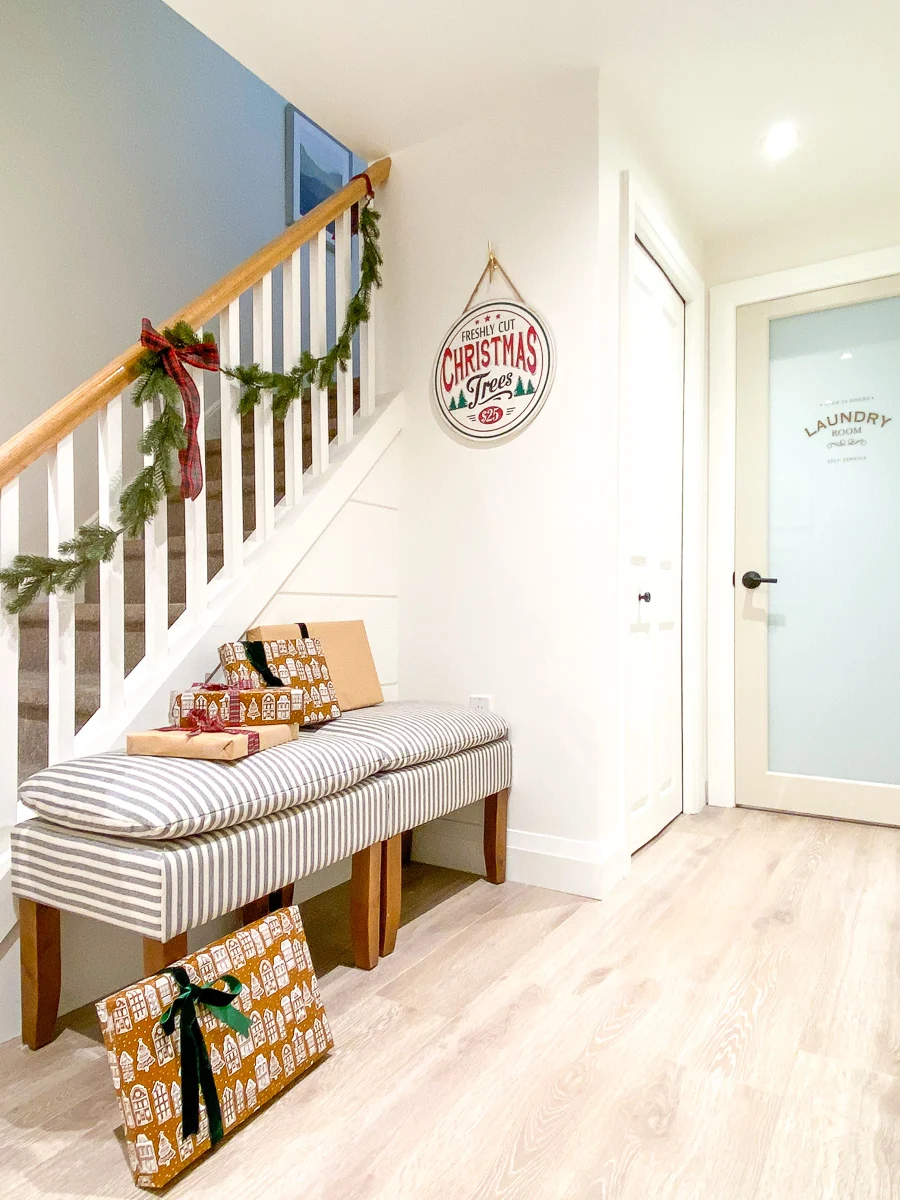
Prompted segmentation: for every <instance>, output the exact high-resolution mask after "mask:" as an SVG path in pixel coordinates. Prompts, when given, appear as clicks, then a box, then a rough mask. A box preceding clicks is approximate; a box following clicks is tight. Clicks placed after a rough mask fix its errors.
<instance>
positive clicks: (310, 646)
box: [219, 625, 341, 725]
mask: <svg viewBox="0 0 900 1200" xmlns="http://www.w3.org/2000/svg"><path fill="white" fill-rule="evenodd" d="M292 632H293V637H289V638H280V639H276V638H273V639H271V640H265V641H251V640H249V639H248V640H246V641H243V642H226V643H225V645H224V646H220V647H219V660H220V662H221V664H222V669H223V670H224V672H225V679H226V681H227V682H228V684H230V685H231V686H232V687H246V685H247V684H248V683H250V685H251V686H253V685H258V686H261V687H265V688H266V690H267V691H277V690H278V688H279V687H292V688H295V689H299V690H300V691H302V693H303V695H304V697H305V698H306V706H307V707H306V715H308V716H309V718H310V719H309V721H306V720H304V721H303V724H306V725H312V724H316V723H318V722H322V721H331V720H334V719H335V718H336V717H339V716H340V715H341V709H340V705H339V704H338V700H337V692H336V691H335V686H334V684H333V683H332V681H331V672H330V670H329V667H328V663H327V661H326V659H325V655H324V654H323V653H322V648H321V645H320V644H317V643H316V642H315V641H314V639H313V638H309V637H304V636H301V634H302V633H303V632H305V626H297V625H295V626H293V629H292Z"/></svg>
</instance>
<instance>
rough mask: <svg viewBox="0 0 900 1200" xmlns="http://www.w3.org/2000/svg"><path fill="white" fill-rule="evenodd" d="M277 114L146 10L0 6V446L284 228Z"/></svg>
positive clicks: (114, 1) (255, 90) (56, 0)
mask: <svg viewBox="0 0 900 1200" xmlns="http://www.w3.org/2000/svg"><path fill="white" fill-rule="evenodd" d="M284 105H285V101H284V99H283V98H282V97H281V96H280V95H278V93H276V92H274V91H272V89H271V88H269V87H267V86H266V84H264V83H263V82H262V81H261V80H260V79H258V78H257V77H256V76H255V75H252V74H251V73H250V72H249V71H247V70H246V69H245V68H244V67H242V66H241V65H240V64H239V63H237V62H236V61H235V60H234V59H232V58H231V57H230V56H229V55H228V54H226V53H225V52H224V51H223V50H221V49H220V48H219V47H218V46H217V45H215V44H214V43H213V42H211V41H209V39H208V38H206V37H205V36H204V35H203V34H201V33H200V32H198V31H197V30H196V29H194V27H193V26H192V25H189V24H188V23H187V22H186V21H184V20H183V19H182V18H181V17H179V16H178V15H177V14H176V13H174V12H173V11H172V10H171V9H170V8H168V7H167V6H166V5H165V4H163V3H162V0H78V2H77V3H72V0H38V2H37V3H23V2H22V0H0V262H2V276H0V297H2V305H0V361H2V362H3V363H4V372H3V374H4V380H3V382H2V383H0V440H2V439H5V438H7V437H9V436H10V435H11V434H12V433H14V432H16V431H17V430H18V429H20V428H21V427H22V426H23V425H24V424H26V423H27V422H28V421H29V420H31V419H32V418H34V417H35V416H37V415H39V414H40V413H41V412H43V411H44V410H45V409H46V408H47V407H49V405H50V404H52V403H53V402H55V401H56V400H57V399H59V398H60V397H61V396H62V395H64V394H65V393H66V392H67V391H69V390H70V389H71V388H72V387H74V386H76V385H77V384H78V383H80V382H81V381H82V380H84V379H85V378H87V377H88V376H89V375H90V374H91V373H92V372H93V371H94V370H96V369H97V368H99V367H101V366H102V365H103V364H104V363H105V362H106V361H108V359H110V358H111V357H112V356H113V355H115V354H117V353H119V352H120V351H121V350H123V349H124V348H125V347H126V346H127V345H129V344H130V343H131V342H132V341H133V340H134V339H135V337H136V335H137V333H138V332H139V329H140V318H141V317H142V316H149V317H150V318H151V319H152V320H154V321H162V320H164V319H165V318H166V317H167V316H169V315H170V314H171V313H172V312H173V311H174V310H175V309H177V308H178V307H179V306H180V305H181V304H183V303H185V302H186V301H188V300H189V299H191V298H192V297H193V296H195V295H196V294H197V293H198V292H200V291H202V290H203V288H205V287H207V286H208V285H209V284H210V283H212V282H214V281H215V280H216V279H217V278H218V277H219V276H220V275H222V274H223V273H224V272H226V271H227V270H229V269H230V268H231V267H233V266H235V265H236V264H237V263H239V262H240V261H241V260H242V259H244V258H246V257H247V255H249V254H251V253H253V251H254V250H256V249H258V248H259V247H260V246H261V245H263V243H265V242H266V241H268V240H269V239H270V238H271V237H273V236H275V234H277V233H278V232H279V231H280V230H281V229H283V228H284ZM313 115H314V114H313ZM15 363H21V364H23V367H24V364H27V375H23V376H22V377H19V378H17V379H16V380H15V383H14V384H13V385H10V382H9V376H10V368H11V367H12V365H13V364H15Z"/></svg>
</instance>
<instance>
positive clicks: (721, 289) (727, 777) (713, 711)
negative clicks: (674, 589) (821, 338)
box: [707, 246, 900, 808]
mask: <svg viewBox="0 0 900 1200" xmlns="http://www.w3.org/2000/svg"><path fill="white" fill-rule="evenodd" d="M898 274H900V246H889V247H887V248H886V249H884V250H872V251H868V252H867V253H865V254H854V255H851V256H849V257H847V258H836V259H831V260H830V261H828V262H822V263H814V264H813V265H811V266H805V267H793V268H791V269H790V270H787V271H776V272H775V273H773V274H771V275H759V276H757V277H756V278H753V279H740V280H737V281H736V282H735V283H723V284H720V285H719V286H718V287H714V288H711V289H710V293H709V302H710V309H709V313H710V323H709V582H708V602H709V626H708V629H709V647H708V661H709V679H708V692H707V695H708V703H709V724H708V731H707V737H708V746H709V803H710V804H715V805H719V806H721V807H723V808H733V807H734V803H735V778H734V735H735V728H734V585H733V583H732V575H733V572H734V569H735V568H734V513H735V451H736V447H735V401H736V351H737V310H738V308H740V307H741V306H742V305H744V304H758V303H762V302H764V301H767V300H780V299H782V298H783V297H785V296H796V295H801V294H802V293H804V292H815V291H820V290H822V289H823V288H830V287H841V286H843V285H844V284H849V283H864V282H866V281H867V280H870V279H881V278H883V277H884V276H886V275H898Z"/></svg>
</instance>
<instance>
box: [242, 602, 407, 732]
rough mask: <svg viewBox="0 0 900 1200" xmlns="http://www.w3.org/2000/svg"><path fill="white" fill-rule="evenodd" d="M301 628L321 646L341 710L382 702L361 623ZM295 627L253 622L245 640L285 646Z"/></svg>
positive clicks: (321, 623)
mask: <svg viewBox="0 0 900 1200" xmlns="http://www.w3.org/2000/svg"><path fill="white" fill-rule="evenodd" d="M305 628H306V630H307V633H308V634H309V636H310V637H312V639H313V642H314V644H315V645H316V646H321V647H322V652H323V654H324V656H325V658H326V659H327V661H328V670H329V672H330V674H329V681H330V682H332V683H333V684H334V687H335V692H336V695H337V703H338V707H339V708H340V710H341V712H350V711H351V710H352V709H355V708H368V707H370V706H371V705H373V704H382V703H384V693H383V692H382V690H381V684H380V683H379V681H378V671H377V670H376V668H375V660H374V659H373V657H372V648H371V646H370V645H369V639H368V636H367V634H366V626H365V624H364V622H362V621H318V622H316V623H315V624H313V622H310V623H309V625H308V626H306V627H305ZM299 630H300V626H299V624H296V625H255V626H254V627H253V628H252V629H248V630H247V640H248V641H254V642H262V643H263V644H264V645H265V643H266V642H268V643H269V645H270V646H271V645H272V643H273V642H274V643H276V644H277V645H278V646H280V645H281V643H282V642H284V643H285V645H287V644H288V643H289V642H290V641H291V640H294V641H296V639H297V637H298V633H299Z"/></svg>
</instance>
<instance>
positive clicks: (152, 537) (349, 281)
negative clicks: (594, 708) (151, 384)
mask: <svg viewBox="0 0 900 1200" xmlns="http://www.w3.org/2000/svg"><path fill="white" fill-rule="evenodd" d="M389 170H390V160H383V161H382V162H380V163H376V164H373V166H372V167H370V169H369V175H370V177H371V179H372V181H373V183H374V184H375V186H379V185H380V184H381V183H383V182H384V181H385V180H386V179H387V177H388V173H389ZM364 195H365V185H364V184H363V183H362V181H358V180H354V181H351V182H350V184H348V185H347V186H346V187H345V188H343V189H342V190H341V191H340V192H338V193H336V195H334V196H332V197H329V199H328V200H326V201H325V202H324V203H323V204H321V205H319V207H318V208H317V209H315V210H314V211H313V212H312V213H310V214H308V215H307V216H306V217H304V218H302V219H301V220H300V221H298V222H297V223H296V224H295V225H293V226H291V227H290V228H289V229H288V230H286V231H285V233H283V234H282V235H280V236H279V237H278V238H276V239H275V240H274V241H273V242H272V243H270V244H269V246H266V247H264V248H263V249H262V250H261V251H260V252H259V253H258V254H257V255H254V256H253V257H252V258H251V259H249V260H248V261H247V262H246V263H244V264H242V265H241V266H240V267H238V268H237V269H236V270H235V271H233V272H231V273H230V275H228V276H226V277H225V279H223V280H221V281H219V283H218V284H216V285H214V286H213V287H212V288H210V289H209V290H208V291H207V292H206V293H204V295H203V296H202V297H200V298H199V299H198V300H197V301H195V302H193V304H190V305H188V306H187V307H186V308H185V309H184V310H182V311H181V312H180V313H178V314H176V316H175V317H173V318H171V321H170V322H165V323H164V324H169V323H172V322H174V321H175V320H177V319H184V320H187V321H188V322H189V323H190V324H191V325H192V326H193V327H194V328H195V329H199V328H200V327H205V328H207V329H208V328H212V329H213V332H214V333H216V335H217V341H218V344H219V349H220V355H221V359H222V363H223V365H234V364H235V363H237V362H240V361H244V362H249V361H256V362H259V363H260V364H261V365H262V366H263V368H264V369H270V368H271V366H272V364H273V361H274V362H275V363H276V364H277V365H278V366H279V367H280V365H281V363H282V362H283V363H284V364H285V365H290V364H291V363H293V362H294V361H295V360H296V358H297V357H298V356H299V353H300V350H301V348H305V347H307V346H308V347H309V348H310V349H311V350H312V352H313V353H314V354H316V355H319V354H322V353H324V352H325V350H326V349H327V347H328V339H327V330H328V328H332V329H334V328H340V324H341V321H342V317H343V312H344V311H345V309H346V303H347V300H348V298H349V296H350V294H351V292H352V289H353V287H354V286H355V285H354V278H353V276H354V272H355V270H356V267H355V262H356V261H358V258H357V256H356V253H355V246H354V240H355V236H354V232H353V231H354V229H355V227H356V225H355V221H354V215H355V214H354V211H353V210H354V208H355V207H356V206H357V205H358V204H359V203H360V202H361V201H362V199H363V197H364ZM329 231H331V237H329ZM332 238H333V247H332V244H331V242H332ZM331 255H333V258H334V267H333V271H331V270H329V265H328V259H329V256H331ZM332 279H333V282H332ZM276 288H278V289H280V295H281V314H282V321H281V324H280V327H279V328H278V329H277V330H276V329H274V328H273V291H274V289H276ZM242 297H244V302H243V305H242ZM140 315H141V314H138V315H137V316H136V323H137V319H138V317H139V316H140ZM248 315H252V337H251V338H248V336H247V333H248V329H247V325H248V322H247V321H246V319H244V320H243V321H242V316H243V317H244V318H246V317H247V316H248ZM373 339H374V322H373V321H370V322H369V323H368V325H365V326H363V327H362V328H361V330H360V333H359V335H358V344H357V345H356V347H355V352H354V366H355V369H354V371H353V372H347V373H344V374H340V375H339V376H338V378H337V379H336V380H335V381H334V382H333V383H332V385H331V387H330V388H328V389H317V388H314V389H312V390H311V391H307V393H306V394H305V395H304V397H303V398H302V400H298V401H296V402H295V403H294V404H293V406H292V408H291V412H290V413H289V415H288V418H287V419H286V420H285V421H283V422H282V421H275V420H274V419H273V417H272V413H271V408H270V405H269V398H268V397H267V396H264V398H263V403H262V404H261V405H260V406H258V407H257V409H256V410H255V412H254V413H252V414H247V415H244V416H243V417H241V416H239V415H238V414H237V411H236V401H237V395H238V389H237V387H236V385H234V384H232V383H231V382H230V381H228V380H226V378H225V377H224V376H220V377H219V379H220V386H219V388H216V389H212V388H209V386H208V378H207V377H208V373H207V372H201V371H197V372H195V373H194V378H195V381H196V382H197V386H198V390H199V392H200V396H201V406H202V408H203V410H204V414H203V419H202V420H201V425H200V430H199V435H200V442H201V446H202V448H203V451H204V460H205V461H204V487H203V491H202V493H201V495H200V496H199V497H198V499H197V500H196V501H193V502H192V501H187V502H183V501H182V500H181V499H180V498H175V499H170V500H169V502H168V504H167V505H166V506H165V511H161V512H160V513H159V514H157V516H156V517H155V518H154V520H153V521H152V522H150V523H148V525H147V526H146V527H145V529H144V532H143V536H142V537H139V538H132V539H125V540H123V541H120V543H119V547H118V550H117V554H116V557H115V559H114V560H113V561H112V562H111V563H109V564H104V565H101V566H100V567H98V568H97V570H96V571H95V572H94V573H93V575H92V577H90V578H89V579H88V580H87V582H86V585H85V587H84V592H83V595H80V596H75V597H65V596H52V597H50V598H49V599H45V600H43V601H38V602H36V603H34V604H33V605H32V606H31V607H30V608H28V609H27V610H26V611H25V612H24V613H22V614H21V615H20V616H19V617H18V618H15V617H11V616H10V615H9V614H8V613H5V612H4V613H3V614H2V616H0V672H2V678H3V680H4V687H3V689H0V720H3V719H4V718H5V721H6V723H5V728H6V729H7V730H14V731H15V733H16V738H15V739H13V738H12V737H10V738H8V740H7V745H6V747H5V748H6V750H7V755H8V757H7V759H6V761H5V763H3V764H0V777H2V778H0V831H2V828H3V827H6V826H9V825H11V824H13V823H14V820H15V799H14V794H15V784H16V782H17V781H19V780H21V779H22V778H25V777H27V776H28V775H30V774H32V773H33V772H34V771H36V770H38V769H39V768H41V767H42V766H44V765H46V764H47V763H48V762H54V761H59V760H60V759H64V758H67V757H71V756H72V755H76V754H79V753H85V752H90V751H93V750H95V749H98V748H103V747H104V746H110V745H113V744H114V743H115V742H116V740H117V739H119V738H120V737H121V736H122V734H123V733H124V732H125V731H126V730H127V728H129V726H130V725H131V724H132V722H133V721H134V719H135V717H136V715H138V714H141V713H142V712H143V710H144V709H145V708H146V707H147V706H148V704H149V702H150V700H151V699H152V698H154V697H155V698H156V709H158V708H159V697H160V696H161V695H162V694H164V692H165V689H166V688H167V687H168V685H169V683H170V682H171V677H172V674H173V671H175V672H176V673H177V668H178V665H179V663H183V670H184V672H185V673H184V675H179V676H178V682H179V683H180V684H189V683H190V682H192V681H193V679H194V678H195V677H197V675H199V674H201V673H205V672H207V671H209V670H211V669H212V668H213V666H214V665H215V655H214V646H215V644H217V642H218V641H222V640H225V638H226V637H233V636H236V635H238V634H239V633H240V632H241V629H242V628H243V627H244V625H240V626H238V627H234V626H232V625H231V624H230V622H233V621H236V620H241V619H243V621H244V623H245V624H246V623H249V621H250V620H252V619H253V617H254V616H255V615H256V613H257V612H258V611H259V608H260V607H261V606H262V603H264V602H265V601H266V600H267V599H269V598H270V596H271V594H273V593H274V591H275V590H277V588H278V586H279V585H280V583H281V582H282V580H283V578H284V575H285V574H286V573H287V572H288V571H289V570H290V569H291V567H292V566H293V565H294V564H293V562H291V561H290V560H289V559H285V558H284V555H283V554H282V553H281V550H282V548H285V547H290V553H295V552H296V547H297V546H298V545H300V541H298V535H297V529H298V527H299V523H300V522H301V521H304V520H306V522H307V525H308V531H307V532H308V534H309V536H310V537H312V536H315V533H314V530H315V529H316V528H319V529H321V528H324V525H325V524H327V521H328V520H329V519H330V516H329V505H331V506H334V505H336V504H338V503H339V489H338V490H335V488H334V487H331V484H330V480H332V479H333V478H334V479H336V478H337V474H338V473H339V472H341V471H344V472H346V473H347V474H346V479H347V480H348V481H350V482H348V483H347V486H350V483H351V482H352V479H353V477H354V474H353V470H351V469H350V464H351V462H352V461H353V459H354V457H357V458H358V460H359V465H358V466H357V467H356V468H354V469H355V470H356V473H357V474H358V473H359V472H360V471H362V470H364V469H368V468H367V466H366V463H367V461H368V460H367V455H368V457H369V458H371V456H372V454H374V453H377V452H379V451H378V448H377V445H375V443H377V438H373V434H374V432H375V427H376V425H377V424H378V423H379V422H382V423H383V421H382V417H383V411H382V409H381V408H379V407H378V406H377V405H376V397H375V386H374V341H373ZM247 343H252V347H251V346H249V345H248V346H247V350H248V352H247V353H245V354H244V355H243V356H242V355H241V353H240V349H241V347H242V344H243V345H246V344H247ZM251 350H252V352H251ZM139 354H140V347H139V346H134V347H132V348H131V349H130V350H129V351H126V352H125V354H123V355H121V356H120V357H119V359H117V360H115V361H114V362H113V363H111V364H110V365H109V367H108V368H105V369H104V371H101V372H98V374H97V375H96V376H94V378H93V379H92V380H89V381H88V383H87V384H85V385H83V386H82V387H81V388H79V389H76V391H75V392H73V393H72V394H71V395H70V396H69V397H66V398H65V400H63V401H60V403H59V404H57V405H56V406H54V408H53V409H51V410H50V411H49V412H48V413H47V414H45V416H44V418H41V419H40V420H39V421H37V422H35V423H34V424H33V425H32V426H29V428H28V429H26V430H24V431H23V433H22V434H19V435H18V436H17V437H16V438H13V439H11V441H10V442H8V443H6V445H5V446H3V447H0V489H2V490H0V562H2V563H7V562H9V561H10V560H11V559H12V557H13V556H14V555H15V554H16V553H18V552H19V550H20V548H21V549H22V550H23V551H26V552H27V550H28V549H29V547H27V546H22V547H20V545H19V524H20V522H19V489H18V479H19V475H20V474H21V472H22V471H24V470H25V469H26V467H28V466H30V465H32V464H33V463H35V462H38V461H39V460H41V458H44V459H45V460H46V470H47V483H48V496H49V513H48V544H49V545H50V546H51V547H55V546H56V545H57V544H58V543H59V542H60V541H61V540H63V539H64V538H65V537H68V536H71V533H72V531H73V529H74V526H75V519H74V497H75V479H76V473H77V471H78V470H81V469H82V467H81V464H80V463H76V461H75V456H74V453H73V447H72V433H73V431H74V430H75V429H76V428H78V427H80V426H81V425H83V424H84V423H85V422H89V421H93V422H95V423H96V427H97V439H98V448H99V449H98V453H99V459H98V465H97V467H96V468H95V469H96V470H97V471H98V472H99V481H98V486H97V494H99V496H100V511H99V519H100V520H101V521H102V522H109V521H110V520H111V519H113V520H114V518H115V514H116V511H117V507H118V496H119V493H120V490H121V487H122V475H123V457H125V456H126V454H127V450H128V447H127V446H124V447H123V416H127V415H128V414H127V410H125V411H124V412H123V393H124V399H125V402H126V403H127V392H126V391H125V389H126V387H127V385H128V384H130V382H131V380H132V379H133V378H134V369H133V367H134V363H135V361H136V360H137V358H138V356H139ZM213 391H218V392H219V397H218V398H217V399H216V400H211V402H210V403H209V404H207V401H206V393H207V392H209V394H210V396H212V393H213ZM152 415H153V414H152V413H151V412H145V413H144V414H143V420H144V424H145V425H146V423H147V422H148V421H149V420H150V419H152ZM125 423H126V424H127V422H125ZM207 424H209V428H210V436H206V433H205V432H204V431H205V429H206V426H207ZM367 440H370V441H372V442H373V446H374V448H370V449H369V450H368V451H364V450H363V449H362V448H363V444H364V443H366V442H367ZM127 477H130V476H126V478H127ZM330 488H331V490H329V489H330ZM335 511H336V509H335ZM333 515H334V513H333V512H332V513H331V516H333ZM301 540H302V539H301ZM273 570H274V571H275V572H276V574H275V575H273ZM278 570H282V571H283V573H282V574H281V575H280V576H278V575H277V572H278ZM266 586H268V587H269V591H268V594H264V593H265V588H266ZM225 630H227V632H225ZM151 707H152V706H151ZM12 741H16V742H17V747H13V748H12V752H10V747H9V742H12ZM0 851H2V845H0Z"/></svg>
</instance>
